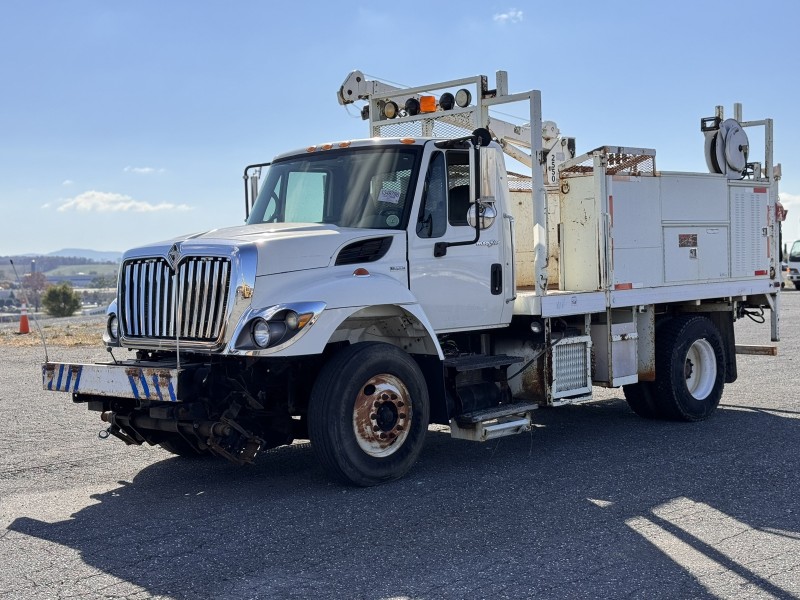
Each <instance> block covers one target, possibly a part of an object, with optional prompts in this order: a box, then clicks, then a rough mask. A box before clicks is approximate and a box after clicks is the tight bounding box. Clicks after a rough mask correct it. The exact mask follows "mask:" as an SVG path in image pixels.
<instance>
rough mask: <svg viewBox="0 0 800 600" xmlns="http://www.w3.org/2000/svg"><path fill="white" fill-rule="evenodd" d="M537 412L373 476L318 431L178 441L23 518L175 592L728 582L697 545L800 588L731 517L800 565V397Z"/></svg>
mask: <svg viewBox="0 0 800 600" xmlns="http://www.w3.org/2000/svg"><path fill="white" fill-rule="evenodd" d="M536 420H537V422H538V423H539V425H540V426H539V427H537V428H536V429H535V430H534V431H533V432H532V433H531V435H530V436H516V437H511V438H503V439H500V440H495V441H492V442H490V443H488V444H483V445H481V444H474V443H470V442H462V441H460V440H453V439H450V437H449V435H448V434H447V433H445V432H441V431H439V432H437V431H431V432H430V435H429V436H428V439H427V443H426V447H425V450H424V452H423V454H422V457H421V459H420V461H419V463H418V464H417V465H416V467H415V469H414V470H413V471H412V472H411V474H410V475H409V476H408V477H406V478H405V479H403V480H401V481H398V482H394V483H391V484H388V485H384V486H379V487H376V488H369V489H354V488H347V487H342V486H340V485H337V484H334V483H331V482H329V481H328V480H327V479H326V478H325V476H324V474H323V473H322V470H321V468H320V467H319V465H318V464H317V462H316V460H315V459H314V456H313V454H312V451H311V448H310V446H309V445H307V444H306V445H295V446H292V447H289V448H283V449H280V450H276V451H272V452H269V453H267V454H265V455H264V456H262V457H261V459H260V462H259V463H258V464H257V465H254V466H253V467H252V468H245V469H236V468H232V467H231V466H229V465H228V464H226V463H223V462H217V461H187V460H184V459H179V458H168V459H165V460H162V461H160V462H158V463H155V464H153V465H152V466H150V467H148V468H146V469H144V470H142V471H141V472H140V473H139V474H138V475H137V476H136V477H135V478H134V480H133V481H132V482H119V484H120V485H119V487H118V488H116V489H114V490H112V491H109V492H107V493H104V494H101V495H98V496H93V497H92V498H93V500H95V501H96V502H97V503H95V504H92V505H89V506H87V507H86V508H84V509H82V510H80V511H79V512H78V513H76V514H74V515H72V518H70V519H68V520H65V521H61V522H57V523H45V522H41V521H37V520H33V519H29V518H18V519H17V520H16V521H14V522H13V523H12V524H11V526H10V527H9V529H11V530H13V531H15V532H19V533H23V534H26V535H29V536H34V537H36V538H41V539H44V540H48V541H50V542H53V543H56V544H60V545H62V546H65V547H68V548H71V549H74V550H76V551H77V552H79V553H80V555H81V558H82V560H83V561H84V562H85V563H86V564H88V565H91V566H93V567H95V568H96V569H98V570H99V571H101V572H103V573H106V574H109V575H111V576H113V577H115V578H117V579H119V580H121V581H122V582H128V583H131V584H134V585H135V586H138V587H140V588H143V589H144V590H146V591H147V592H148V593H149V594H152V595H156V596H161V595H164V596H168V597H175V598H219V597H224V598H250V597H259V598H263V597H279V598H307V597H314V596H316V597H347V598H357V597H358V598H383V597H409V598H441V597H452V598H463V597H476V596H479V597H500V596H507V597H532V596H536V597H554V598H555V597H560V598H563V597H603V596H620V595H633V596H642V597H649V598H655V597H663V598H672V597H712V596H713V595H718V593H719V590H717V589H716V588H714V585H717V584H716V583H714V582H715V581H716V580H712V579H710V580H704V579H703V573H702V572H700V573H698V572H694V571H693V564H695V563H696V562H697V560H700V559H698V558H697V556H696V555H699V556H700V557H702V558H703V559H705V560H707V561H710V562H711V563H712V564H713V565H716V566H717V567H718V570H719V572H721V573H723V574H727V576H728V579H733V580H735V581H739V580H741V581H743V582H745V583H744V584H746V585H747V586H750V589H753V590H756V591H757V590H761V592H762V593H763V592H767V593H770V594H772V595H774V596H777V597H787V598H788V597H793V595H792V594H793V593H794V594H800V589H798V588H795V589H791V584H786V583H783V582H782V581H781V580H780V579H775V577H774V565H773V566H772V569H773V570H772V571H764V570H763V569H760V567H758V565H755V566H754V565H753V564H752V563H753V561H752V557H753V556H754V554H753V553H754V552H755V553H756V555H757V553H758V548H756V549H755V550H754V549H753V548H752V547H751V548H749V549H748V550H747V554H742V555H741V556H740V555H739V554H737V552H736V551H733V550H731V549H730V548H729V547H728V546H726V545H725V544H724V543H723V541H721V539H722V538H721V539H720V540H717V539H716V538H715V537H714V536H716V535H718V534H719V531H718V530H720V528H722V529H725V528H730V529H732V530H736V531H737V535H741V534H742V533H743V532H744V533H745V535H753V536H756V542H755V543H756V544H763V545H764V547H765V551H766V547H767V546H770V545H771V544H772V542H773V541H774V540H773V539H772V537H769V538H765V539H762V538H759V537H758V536H759V535H761V536H774V537H776V538H780V540H781V544H782V546H781V547H782V548H784V552H795V551H796V552H797V554H796V555H794V559H793V560H794V564H796V562H797V559H798V557H800V512H798V511H797V510H796V498H797V497H798V495H800V479H798V477H797V475H796V470H795V465H794V464H793V463H794V458H795V457H797V456H798V449H800V436H798V433H799V432H800V430H799V429H798V425H799V424H800V420H798V419H797V418H796V416H795V415H786V414H783V415H782V414H779V413H777V412H773V411H761V410H748V409H738V408H737V409H731V408H726V409H723V410H720V411H718V412H717V414H716V415H715V416H714V418H712V419H711V420H709V421H707V422H705V423H699V424H677V423H663V422H655V421H653V422H650V421H645V420H641V419H638V418H637V417H635V416H634V415H633V414H632V413H631V412H630V411H629V410H628V408H627V406H626V405H625V404H624V401H622V400H619V399H612V400H607V401H602V402H596V403H593V404H587V405H584V406H577V407H570V408H565V409H560V410H559V411H553V412H550V411H539V414H537V419H536ZM778 486H780V487H778ZM703 511H707V512H708V514H709V515H712V517H713V518H712V517H709V519H711V521H709V522H710V523H712V525H713V523H716V525H713V526H711V528H710V529H709V530H708V531H706V530H705V529H703V527H702V526H699V525H698V523H697V515H698V514H699V512H703ZM687 519H688V520H687ZM713 519H716V521H713ZM698 527H699V529H698ZM748 532H749V533H748ZM664 540H666V542H664ZM662 542H664V543H662ZM665 543H667V546H665V545H664V544H665ZM669 544H671V545H672V546H669ZM675 544H678V546H679V547H680V548H682V549H683V551H684V555H687V556H690V557H692V556H693V557H694V559H693V560H694V563H693V562H692V561H687V562H684V561H682V559H681V558H680V553H676V552H673V551H671V550H670V548H674V546H675ZM787 544H790V545H789V546H787ZM791 544H793V545H791ZM787 548H788V550H787ZM687 553H688V554H687ZM746 563H747V564H746ZM789 564H792V562H791V561H790V562H789ZM770 573H771V574H772V575H769V574H770ZM744 584H743V585H744ZM794 585H800V584H797V583H795V584H794ZM723 592H724V590H723Z"/></svg>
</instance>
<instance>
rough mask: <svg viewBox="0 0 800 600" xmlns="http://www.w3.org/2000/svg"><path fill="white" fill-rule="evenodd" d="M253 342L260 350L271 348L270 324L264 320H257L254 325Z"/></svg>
mask: <svg viewBox="0 0 800 600" xmlns="http://www.w3.org/2000/svg"><path fill="white" fill-rule="evenodd" d="M252 334H253V342H254V343H255V345H256V346H258V347H259V348H266V347H267V346H269V336H270V331H269V323H267V322H266V321H265V320H264V319H256V321H255V322H254V323H253V329H252Z"/></svg>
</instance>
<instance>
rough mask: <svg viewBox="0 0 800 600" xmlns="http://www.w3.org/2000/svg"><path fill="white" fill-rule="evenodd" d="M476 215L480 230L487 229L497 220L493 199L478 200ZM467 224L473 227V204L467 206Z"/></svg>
mask: <svg viewBox="0 0 800 600" xmlns="http://www.w3.org/2000/svg"><path fill="white" fill-rule="evenodd" d="M478 214H479V215H480V220H481V229H488V228H489V227H491V226H492V223H494V220H495V219H496V218H497V209H496V208H495V207H494V198H481V199H479V200H478ZM467 223H469V226H470V227H475V203H472V204H470V205H469V210H468V211H467Z"/></svg>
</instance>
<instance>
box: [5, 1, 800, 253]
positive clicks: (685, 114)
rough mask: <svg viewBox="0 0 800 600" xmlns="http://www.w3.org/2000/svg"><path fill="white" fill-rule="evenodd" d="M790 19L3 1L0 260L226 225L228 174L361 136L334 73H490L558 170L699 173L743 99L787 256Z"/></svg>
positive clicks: (702, 12)
mask: <svg viewBox="0 0 800 600" xmlns="http://www.w3.org/2000/svg"><path fill="white" fill-rule="evenodd" d="M798 7H800V3H798V2H795V1H793V0H791V1H790V0H785V1H780V2H779V1H769V0H767V1H763V2H760V3H757V4H754V3H752V2H740V1H738V0H733V1H730V0H729V1H724V2H720V1H705V2H698V1H694V2H686V1H683V0H673V1H670V2H640V3H638V4H631V3H630V2H614V1H609V2H604V3H596V2H582V1H572V2H560V3H559V2H547V3H545V2H511V3H508V2H494V1H491V0H490V1H486V0H483V1H471V0H468V1H465V0H462V1H460V2H458V3H453V2H450V3H444V2H430V3H405V4H403V3H380V2H369V3H367V2H364V3H361V4H359V3H357V2H356V3H352V2H351V3H341V2H319V3H316V2H302V1H300V2H294V3H271V2H248V1H239V2H221V1H204V2H197V1H195V2H188V1H182V0H173V1H170V2H163V1H162V2H154V1H150V0H140V1H137V2H124V3H123V2H114V1H100V0H83V1H81V0H75V1H70V2H62V1H51V2H37V1H35V0H5V1H4V2H3V3H2V5H1V6H0V10H1V11H2V12H1V13H0V15H2V18H0V56H2V57H3V59H2V60H1V61H0V208H2V212H0V215H1V216H0V255H7V254H16V253H28V252H49V251H53V250H58V249H60V248H64V247H80V248H93V249H97V250H125V249H126V248H129V247H132V246H134V245H138V244H141V243H145V242H151V241H156V240H159V239H164V238H168V237H171V236H174V235H178V234H181V233H189V232H194V231H201V230H206V229H211V228H215V227H221V226H225V225H234V224H238V223H241V221H242V219H243V217H244V210H243V192H242V189H243V185H242V179H241V173H242V169H243V167H244V166H245V165H246V164H249V163H254V162H262V161H267V160H270V159H271V158H272V157H273V156H274V155H276V154H278V153H280V152H283V151H285V150H290V149H293V148H299V147H304V146H307V145H310V144H316V143H321V142H327V141H332V140H334V141H335V140H340V139H353V138H359V137H365V136H367V134H368V131H367V127H366V124H365V123H364V122H362V121H361V120H360V119H359V118H356V117H355V116H354V115H355V113H356V111H355V110H352V109H351V113H352V114H348V113H347V112H346V111H345V109H344V108H342V107H341V106H339V105H338V103H337V102H336V96H335V93H336V91H337V89H338V88H339V86H340V85H341V83H342V81H343V80H344V78H345V76H346V75H347V74H348V73H349V72H350V71H351V70H353V69H361V70H362V71H364V72H365V73H367V74H369V75H371V76H373V77H377V78H383V79H386V80H389V81H393V82H399V83H402V84H404V85H409V86H416V85H420V84H423V83H430V82H435V81H444V80H448V79H455V78H461V77H467V76H472V75H478V74H485V75H488V76H489V77H490V84H492V85H493V83H494V73H495V71H497V70H498V69H503V70H506V71H508V74H509V88H510V90H511V91H512V92H515V91H524V90H528V89H533V88H536V89H540V90H542V94H543V112H544V117H545V118H546V119H550V120H554V121H556V122H557V123H558V125H559V127H560V129H561V131H562V133H564V134H566V135H571V136H574V137H576V138H577V146H578V151H579V152H584V151H587V150H589V149H591V148H593V147H596V146H599V145H602V144H613V145H628V146H641V147H650V148H655V149H656V150H657V166H658V168H659V169H661V170H681V171H701V172H704V171H705V170H706V167H705V161H704V159H703V137H702V134H701V133H700V131H699V123H700V118H701V117H706V116H712V115H713V114H714V107H715V106H716V105H717V104H722V105H724V106H725V107H726V111H727V113H728V114H729V115H731V116H732V105H733V103H734V102H742V103H743V104H744V117H745V119H760V118H764V117H772V118H773V119H775V157H776V161H778V162H781V163H782V164H783V174H784V176H783V180H782V182H781V199H782V201H783V202H784V204H785V205H787V206H788V208H789V211H790V212H789V218H788V221H787V224H786V225H785V227H784V239H785V240H793V239H795V238H800V124H799V123H798V121H800V115H799V114H798V110H797V108H796V107H797V106H798V96H800V81H799V78H798V62H799V61H800V50H799V49H798V42H797V33H796V31H797V23H798V16H800V8H798ZM751 145H752V146H753V147H755V146H757V145H758V141H757V139H756V138H754V137H753V136H751Z"/></svg>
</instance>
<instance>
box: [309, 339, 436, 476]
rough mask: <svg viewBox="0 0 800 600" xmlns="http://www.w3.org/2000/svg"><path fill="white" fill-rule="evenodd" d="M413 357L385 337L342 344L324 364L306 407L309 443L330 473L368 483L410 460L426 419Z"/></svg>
mask: <svg viewBox="0 0 800 600" xmlns="http://www.w3.org/2000/svg"><path fill="white" fill-rule="evenodd" d="M429 411H430V409H429V401H428V389H427V386H426V384H425V379H424V377H423V375H422V372H421V371H420V368H419V366H418V365H417V363H416V361H414V359H413V358H411V357H410V356H409V355H408V354H406V353H405V352H403V351H402V350H400V349H399V348H397V347H395V346H392V345H391V344H384V343H379V342H364V343H359V344H354V345H352V346H348V347H347V348H345V349H343V350H341V351H340V352H339V353H338V354H336V355H335V356H334V357H333V358H332V359H331V360H330V361H329V362H328V364H326V365H325V366H324V367H323V369H322V371H321V372H320V374H319V377H318V378H317V381H316V382H315V384H314V388H313V390H312V392H311V399H310V401H309V406H308V431H309V436H310V438H311V447H312V448H313V450H314V453H315V454H316V455H317V458H318V459H319V461H320V462H321V463H322V465H323V466H324V467H325V470H326V471H327V472H328V473H329V474H330V475H331V476H333V477H334V478H335V479H338V480H339V481H342V482H344V483H351V484H355V485H359V486H371V485H376V484H379V483H383V482H385V481H390V480H393V479H398V478H400V477H402V476H403V475H405V474H406V473H407V472H408V470H409V469H411V467H412V466H413V464H414V463H415V462H416V460H417V457H418V456H419V453H420V452H421V450H422V446H423V444H424V441H425V434H426V432H427V431H428V419H429Z"/></svg>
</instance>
